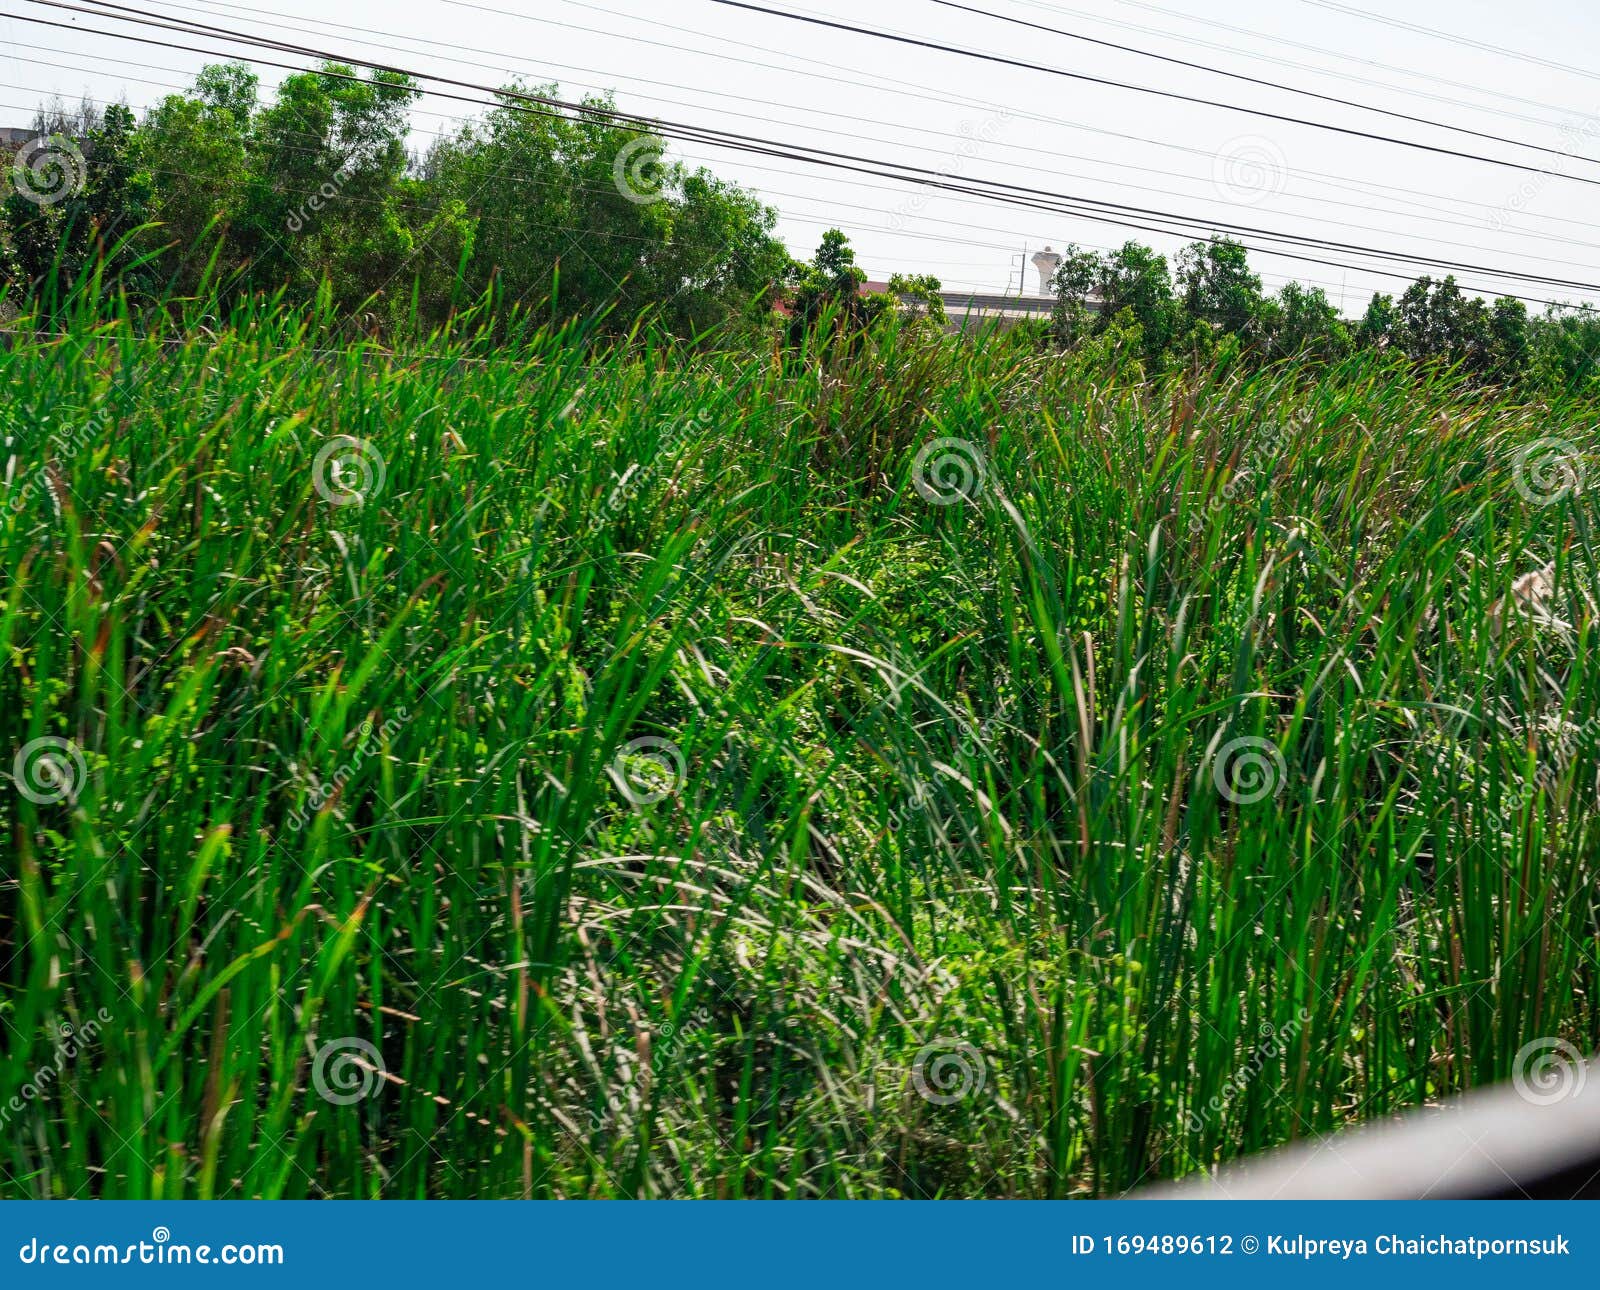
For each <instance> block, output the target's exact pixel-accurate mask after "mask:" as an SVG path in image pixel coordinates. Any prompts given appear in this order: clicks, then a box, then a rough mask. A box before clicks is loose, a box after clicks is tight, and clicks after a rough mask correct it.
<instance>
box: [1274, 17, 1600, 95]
mask: <svg viewBox="0 0 1600 1290" xmlns="http://www.w3.org/2000/svg"><path fill="white" fill-rule="evenodd" d="M1301 2H1302V3H1303V4H1309V5H1315V6H1316V7H1317V8H1318V9H1328V10H1332V11H1333V12H1334V13H1342V14H1347V15H1349V16H1350V17H1352V18H1364V19H1366V20H1367V21H1368V22H1380V23H1382V24H1383V25H1384V26H1385V27H1394V28H1397V29H1399V30H1400V31H1414V32H1417V33H1418V34H1420V35H1423V36H1432V37H1433V38H1434V39H1435V40H1443V41H1448V42H1449V43H1450V44H1452V45H1460V46H1462V47H1464V48H1466V49H1480V50H1482V51H1483V52H1485V53H1488V54H1498V55H1499V56H1500V57H1501V58H1512V59H1515V60H1516V61H1517V62H1519V63H1530V64H1532V65H1533V66H1535V67H1548V68H1550V69H1551V70H1552V71H1557V72H1569V73H1571V74H1572V75H1573V76H1583V77H1587V78H1588V79H1589V80H1591V81H1595V80H1600V75H1597V74H1596V73H1594V72H1591V71H1589V70H1588V69H1587V68H1583V67H1574V66H1573V65H1572V64H1571V63H1561V62H1557V61H1556V60H1555V59H1553V58H1541V57H1540V56H1539V55H1538V54H1525V53H1522V52H1521V51H1520V50H1516V49H1507V48H1506V47H1505V46H1504V45H1491V44H1488V43H1487V42H1485V41H1481V40H1473V39H1472V38H1471V37H1470V36H1459V35H1457V34H1456V33H1455V32H1450V31H1440V30H1439V29H1438V28H1437V27H1425V26H1423V25H1422V24H1421V23H1420V22H1406V21H1404V20H1403V19H1400V18H1391V17H1389V16H1388V15H1387V14H1381V13H1373V12H1372V11H1371V10H1370V9H1358V8H1356V6H1355V5H1350V4H1335V3H1333V0H1301Z"/></svg>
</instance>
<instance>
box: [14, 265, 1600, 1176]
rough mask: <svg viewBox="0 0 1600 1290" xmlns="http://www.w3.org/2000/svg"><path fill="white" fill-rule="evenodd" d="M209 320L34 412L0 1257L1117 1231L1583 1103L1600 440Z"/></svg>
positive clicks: (1599, 1019)
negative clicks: (1482, 1095) (488, 1219)
mask: <svg viewBox="0 0 1600 1290" xmlns="http://www.w3.org/2000/svg"><path fill="white" fill-rule="evenodd" d="M212 312H216V311H215V309H214V308H213V310H212ZM171 316H172V318H173V321H172V322H171V323H169V324H165V325H162V326H158V325H156V324H154V323H153V322H152V321H151V320H150V318H148V317H147V318H146V319H144V320H142V321H141V322H140V323H139V324H138V325H135V324H134V323H133V322H130V321H129V320H128V319H127V318H126V317H124V316H121V315H120V314H119V313H118V311H117V310H116V309H115V308H113V307H112V306H111V305H109V304H108V303H106V302H103V301H99V300H97V299H95V298H94V297H93V296H92V295H90V296H88V297H86V298H85V299H84V300H83V301H82V302H81V303H80V304H79V305H78V306H77V308H76V312H75V313H73V314H72V315H71V316H69V317H68V318H67V320H66V321H65V322H63V323H60V324H53V325H59V326H60V327H62V328H64V330H61V331H41V330H36V329H32V328H30V327H29V326H28V325H27V321H26V320H23V321H22V322H21V323H18V324H14V325H13V326H12V328H11V330H10V332H9V334H8V335H7V336H6V338H5V348H4V350H3V351H0V387H3V389H0V393H3V396H4V397H3V398H0V418H3V426H0V432H3V442H4V447H3V449H0V466H3V467H4V473H5V478H6V481H7V487H8V491H7V493H6V494H5V505H4V506H3V507H0V568H3V570H4V575H5V586H4V599H3V604H0V662H3V664H4V666H3V670H0V777H3V776H4V775H5V774H6V773H8V772H9V773H12V774H13V776H14V781H3V782H0V831H3V838H4V842H3V847H4V852H3V855H4V860H3V872H0V982H3V994H0V1029H3V1039H4V1042H3V1045H0V1120H3V1128H0V1193H3V1194H5V1195H9V1196H60V1197H66V1196H114V1197H160V1198H178V1197H212V1196H263V1197H304V1196H336V1197H379V1196H381V1197H430V1196H448V1197H463V1196H511V1197H515V1196H678V1195H691V1196H773V1197H805V1196H840V1197H856V1196H980V1195H981V1196H988V1195H995V1196H1014V1195H1028V1196H1080V1195H1114V1194H1118V1193H1121V1192H1123V1191H1125V1190H1126V1189H1129V1188H1133V1187H1136V1186H1138V1185H1140V1184H1142V1183H1147V1182H1150V1181H1153V1180H1156V1179H1159V1178H1166V1177H1173V1176H1178V1175H1182V1174H1184V1173H1187V1172H1191V1171H1194V1170H1198V1169H1202V1168H1205V1167H1208V1166H1210V1165H1211V1164H1213V1163H1214V1162H1217V1161H1219V1160H1222V1159H1225V1158H1229V1157H1232V1156H1235V1155H1237V1154H1239V1153H1241V1152H1248V1151H1253V1150H1256V1149H1259V1148H1262V1147H1265V1146H1268V1145H1270V1144H1273V1143H1277V1142H1281V1141H1284V1140H1286V1139H1289V1138H1292V1137H1295V1136H1299V1135H1305V1134H1311V1133H1316V1132H1321V1131H1325V1130H1330V1129H1334V1128H1337V1127H1339V1126H1340V1125H1343V1124H1346V1123H1349V1122H1352V1121H1356V1120H1361V1119H1367V1118H1371V1117H1375V1116H1380V1115H1383V1114H1385V1113H1387V1112H1389V1111H1390V1110H1392V1109H1394V1108H1397V1107H1402V1106H1407V1105H1412V1104H1417V1103H1423V1102H1426V1101H1428V1100H1430V1099H1432V1098H1435V1097H1438V1096H1440V1095H1442V1094H1446V1093H1449V1092H1451V1091H1454V1090H1458V1089H1462V1088H1466V1087H1471V1086H1475V1085H1480V1084H1484V1083H1487V1082H1490V1081H1494V1080H1498V1079H1502V1078H1505V1077H1507V1076H1508V1075H1511V1074H1513V1073H1514V1072H1516V1071H1517V1069H1518V1066H1519V1062H1520V1063H1523V1064H1526V1063H1528V1062H1530V1061H1532V1060H1533V1058H1531V1057H1530V1056H1529V1055H1528V1054H1529V1053H1530V1052H1532V1051H1533V1050H1532V1049H1530V1047H1529V1046H1530V1045H1533V1044H1535V1041H1544V1043H1545V1044H1546V1045H1548V1044H1550V1043H1552V1042H1554V1041H1557V1040H1560V1041H1564V1042H1567V1043H1571V1044H1573V1045H1575V1046H1577V1047H1580V1048H1592V1047H1594V1046H1595V1042H1596V1039H1597V1037H1600V1015H1597V1010H1596V1006H1595V989H1596V971H1595V968H1596V948H1597V946H1596V872H1597V868H1600V859H1597V857H1600V831H1597V814H1596V791H1597V778H1600V759H1597V743H1600V723H1597V722H1596V721H1595V719H1594V718H1595V715H1596V714H1597V713H1600V701H1597V699H1600V663H1596V662H1595V661H1593V659H1594V652H1593V648H1592V646H1593V644H1594V639H1593V638H1594V632H1595V622H1596V596H1597V593H1600V572H1597V565H1596V550H1595V535H1594V518H1595V516H1594V507H1593V498H1594V492H1593V491H1592V490H1593V488H1594V487H1595V486H1597V485H1600V465H1597V464H1596V463H1595V461H1594V459H1593V455H1592V454H1593V452H1594V450H1595V448H1596V444H1597V439H1596V434H1595V428H1594V427H1595V415H1596V413H1595V409H1593V408H1592V407H1588V406H1583V405H1577V404H1574V405H1572V406H1527V405H1521V404H1518V403H1516V402H1513V401H1510V400H1509V399H1508V398H1506V397H1503V396H1500V395H1497V394H1495V393H1493V392H1483V391H1474V390H1471V389H1469V388H1465V387H1464V386H1462V385H1461V384H1460V383H1458V382H1457V381H1456V380H1454V379H1453V378H1452V377H1450V376H1449V375H1446V374H1437V375H1408V374H1405V373H1402V372H1399V371H1396V370H1391V369H1388V368H1385V367H1382V366H1380V365H1379V364H1377V363H1376V362H1375V361H1373V360H1370V359H1366V360H1362V361H1359V362H1355V363H1352V364H1350V365H1347V366H1345V367H1342V368H1338V369H1335V370H1330V371H1320V372H1309V373H1308V372H1305V371H1300V370H1297V369H1296V368H1294V367H1292V366H1291V367H1284V368H1280V369H1274V370H1272V371H1268V372H1255V373H1252V372H1248V371H1244V370H1236V369H1234V368H1231V367H1228V366H1226V365H1224V366H1222V367H1220V368H1218V369H1216V370H1212V371H1205V372H1197V373H1191V374H1189V375H1188V376H1186V377H1182V378H1175V379H1172V380H1170V381H1167V382H1165V383H1161V384H1152V383H1148V382H1146V381H1144V380H1143V379H1142V378H1141V376H1140V373H1139V372H1138V370H1137V368H1136V367H1133V366H1131V365H1130V366H1128V367H1125V368H1120V369H1119V368H1115V367H1113V368H1105V367H1100V366H1086V365H1085V364H1083V363H1079V362H1075V361H1073V360H1070V359H1063V358H1060V357H1040V356H1036V355H1032V354H1028V353H1026V352H1024V351H1022V350H1021V349H1019V348H1017V347H1013V346H1008V345H1006V344H1004V343H1002V342H1001V341H999V340H998V339H996V338H990V339H988V340H986V341H985V342H983V343H980V344H977V345H947V346H936V345H931V344H929V343H927V341H926V340H925V338H922V337H920V336H919V335H918V334H917V333H916V332H915V330H914V329H911V330H907V331H905V332H899V333H896V332H893V331H887V332H885V333H884V334H883V335H881V336H880V337H878V338H877V339H875V340H874V341H873V342H872V343H869V344H862V345H859V346H855V347H852V348H849V349H841V348H839V347H829V346H821V347H818V348H817V349H815V350H812V351H806V352H801V353H793V352H785V353H779V354H765V355H763V354H759V353H743V352H721V353H703V352H701V353H690V352H683V351H680V350H678V349H676V348H675V347H673V346H672V345H670V344H668V343H665V342H658V341H655V340H652V339H651V337H650V336H649V335H648V334H646V333H644V332H641V333H640V334H638V335H636V336H635V337H634V338H633V339H632V341H631V343H630V344H629V345H628V346H627V347H625V348H623V349H620V350H611V351H607V352H600V351H598V350H596V349H595V347H594V346H593V345H591V344H590V343H589V342H588V340H587V338H586V337H585V336H583V335H582V334H581V332H580V331H579V330H577V329H575V328H567V329H565V330H551V329H538V328H534V327H527V328H521V329H513V331H512V333H511V334H510V335H506V334H505V333H504V332H503V330H497V331H496V332H494V333H493V334H491V333H489V332H488V331H479V330H475V328H474V326H473V325H472V323H471V320H469V321H468V323H467V324H465V325H462V326H461V327H458V328H457V329H456V330H454V331H453V332H452V333H450V334H445V335H440V336H436V337H432V338H430V339H428V340H427V341H426V342H425V343H424V342H419V343H418V344H417V345H416V346H415V348H416V350H417V352H416V353H415V354H412V355H407V354H404V353H402V354H392V353H389V352H388V351H386V350H383V349H380V348H379V347H377V346H375V345H372V344H368V343H349V342H347V341H342V340H340V339H339V338H338V336H337V333H336V332H334V331H333V330H332V327H331V323H330V320H329V319H327V318H326V317H323V316H321V315H319V314H317V313H315V312H309V313H297V312H295V311H291V310H288V309H283V308H279V307H275V306H271V305H263V306H260V307H256V308H253V309H249V308H247V309H241V310H240V311H239V312H238V313H237V314H235V315H232V316H230V317H228V318H227V319H226V320H225V321H223V322H218V321H217V320H216V319H215V318H213V317H210V316H208V315H207V311H206V310H205V309H202V308H200V307H198V306H197V307H194V308H192V309H191V310H190V311H189V312H188V314H187V315H185V314H184V313H183V312H182V311H179V310H176V309H175V310H174V311H173V314H172V315H171ZM341 436H343V437H348V439H350V440H359V441H362V444H361V445H360V446H352V445H351V444H349V443H348V442H345V441H344V440H341V439H340V438H339V437H341ZM1550 439H1556V440H1560V441H1562V443H1559V444H1556V445H1551V444H1549V443H1547V442H1542V441H1547V440H1550ZM937 440H947V441H954V442H951V443H946V444H944V445H942V446H939V445H936V444H935V441H937ZM341 444H342V447H340V445H341ZM1563 444H1564V445H1566V446H1565V447H1564V446H1562V445H1563ZM329 445H334V447H335V448H336V449H338V451H337V453H336V457H338V458H342V459H343V460H344V467H345V468H344V469H335V468H333V467H332V466H330V465H329V464H328V463H327V462H326V461H324V462H323V464H322V466H321V467H319V466H318V458H319V453H322V452H323V451H324V450H325V449H327V448H328V447H329ZM1552 463H1554V464H1555V465H1556V466H1557V467H1559V468H1561V469H1564V470H1565V471H1566V472H1567V474H1566V476H1564V477H1563V476H1560V475H1559V474H1557V475H1556V476H1554V477H1552V474H1551V471H1550V469H1549V468H1550V467H1551V465H1552ZM363 471H364V472H365V473H364V474H363ZM1586 472H1587V476H1588V480H1587V482H1588V484H1589V487H1590V491H1588V492H1585V491H1583V489H1582V487H1581V486H1580V487H1576V488H1564V487H1561V485H1563V484H1567V483H1580V482H1581V480H1582V477H1583V476H1584V474H1585V473H1586ZM380 476H381V479H380ZM319 484H320V485H321V488H319ZM341 490H342V491H341ZM329 496H331V497H332V498H333V499H334V500H333V501H332V502H330V500H328V498H329ZM335 503H343V504H335ZM1547 567H1548V569H1547ZM1546 570H1547V572H1546V575H1545V579H1544V586H1542V587H1541V588H1539V589H1537V590H1538V594H1535V591H1534V590H1530V589H1529V588H1527V587H1526V586H1525V587H1524V590H1523V594H1522V595H1521V596H1520V597H1519V596H1514V595H1512V588H1513V584H1514V583H1515V582H1516V580H1517V579H1519V578H1521V577H1523V576H1524V575H1527V574H1529V573H1532V572H1535V571H1546ZM40 740H48V741H52V742H48V743H45V744H40V743H38V741H40ZM641 740H645V741H647V742H645V743H640V742H639V741H641ZM30 748H31V749H32V751H31V753H29V754H28V757H23V758H22V760H21V761H19V762H14V761H13V758H14V757H16V756H20V755H21V754H23V753H24V751H25V750H28V749H30ZM29 757H31V758H32V761H31V762H30V761H29V760H28V758H29ZM25 786H26V787H27V789H28V791H26V792H25V791H23V789H24V787H25ZM69 1028H70V1031H71V1034H70V1037H69V1035H68V1031H69Z"/></svg>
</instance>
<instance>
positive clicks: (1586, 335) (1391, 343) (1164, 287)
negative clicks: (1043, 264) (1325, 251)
mask: <svg viewBox="0 0 1600 1290" xmlns="http://www.w3.org/2000/svg"><path fill="white" fill-rule="evenodd" d="M1175 267H1176V271H1175V272H1174V271H1173V269H1172V268H1170V267H1169V266H1168V263H1167V260H1166V258H1165V257H1164V256H1161V255H1159V254H1157V253H1156V252H1155V251H1153V250H1151V249H1150V248H1149V247H1147V246H1143V245H1141V244H1140V243H1138V242H1128V243H1126V244H1125V245H1123V246H1122V247H1120V248H1119V249H1117V250H1115V251H1107V252H1100V253H1096V252H1093V251H1088V250H1084V249H1082V248H1080V247H1077V246H1069V247H1068V248H1067V249H1066V251H1065V253H1064V254H1063V256H1062V261H1061V264H1060V266H1059V267H1058V268H1057V270H1056V273H1055V277H1054V280H1053V282H1052V287H1053V290H1054V294H1055V298H1056V303H1055V308H1054V311H1053V314H1052V317H1051V321H1050V324H1049V327H1048V329H1047V334H1048V337H1049V339H1050V340H1051V341H1052V342H1053V343H1056V344H1059V345H1063V346H1067V347H1073V348H1076V347H1082V346H1099V347H1103V348H1107V349H1118V350H1125V351H1130V352H1132V353H1133V354H1135V355H1137V356H1138V357H1139V359H1140V360H1141V361H1143V362H1144V363H1145V364H1146V365H1147V366H1148V367H1150V368H1152V369H1155V370H1158V371H1159V370H1165V369H1169V368H1171V367H1173V366H1175V365H1181V364H1184V363H1188V362H1190V361H1193V360H1194V359H1197V358H1198V359H1208V358H1212V357H1215V356H1216V354H1217V352H1218V351H1219V350H1228V351H1231V352H1233V353H1236V354H1243V355H1244V356H1246V357H1249V356H1255V357H1258V358H1260V359H1262V360H1272V359H1281V358H1293V359H1296V360H1298V361H1302V362H1305V361H1317V360H1322V361H1328V362H1334V361H1338V360H1339V359H1342V358H1345V357H1348V356H1349V355H1351V354H1352V353H1354V352H1356V351H1358V350H1375V351H1382V352H1386V353H1389V354H1393V355H1397V356H1403V357H1404V358H1406V359H1409V360H1411V361H1413V362H1415V363H1423V364H1441V365H1446V366H1451V367H1456V368H1458V369H1460V370H1461V371H1463V372H1464V373H1465V374H1466V375H1468V376H1469V377H1471V378H1473V379H1475V380H1478V381H1480V382H1482V383H1485V384H1496V385H1506V386H1529V387H1533V388H1537V389H1542V390H1547V391H1551V392H1557V391H1559V392H1568V393H1572V392H1577V391H1578V390H1580V389H1582V388H1584V387H1586V386H1587V385H1589V384H1591V383H1592V382H1594V381H1595V379H1596V374H1597V367H1596V358H1597V356H1600V313H1596V312H1595V311H1593V310H1590V309H1588V308H1586V307H1579V306H1575V305H1574V306H1563V307H1556V308H1552V309H1550V310H1549V311H1548V312H1546V313H1544V314H1540V315H1533V314H1530V312H1529V310H1528V307H1527V305H1526V304H1525V303H1523V301H1521V300H1518V299H1515V298H1513V297H1510V296H1503V297H1501V298H1499V299H1497V300H1495V301H1493V302H1489V301H1485V300H1483V299H1482V298H1480V297H1475V296H1468V295H1467V294H1466V293H1465V292H1463V291H1462V289H1461V287H1460V284H1458V283H1457V282H1456V280H1455V278H1454V277H1445V278H1442V279H1435V278H1431V277H1422V278H1418V279H1417V280H1416V281H1415V282H1413V283H1411V285H1410V286H1408V287H1407V288H1406V289H1405V291H1403V292H1402V293H1400V295H1399V296H1398V297H1396V296H1390V295H1386V294H1384V293H1382V292H1379V293H1376V294H1374V295H1373V297H1372V299H1371V301H1370V303H1369V304H1368V305H1367V308H1366V312H1365V313H1364V314H1363V315H1362V317H1361V318H1360V319H1359V320H1356V321H1347V320H1345V319H1344V318H1342V317H1341V316H1340V312H1339V310H1338V308H1337V307H1336V306H1335V305H1334V304H1333V303H1332V302H1331V301H1330V300H1329V299H1328V297H1327V294H1326V293H1325V292H1324V291H1323V290H1322V288H1321V287H1308V286H1304V285H1302V284H1301V283H1298V282H1290V283H1288V284H1286V285H1285V286H1284V287H1283V288H1282V289H1281V290H1280V291H1279V292H1278V293H1277V294H1276V295H1268V294H1267V293H1266V292H1265V291H1264V290H1263V289H1262V284H1261V278H1260V277H1259V275H1257V274H1256V273H1254V272H1252V271H1251V269H1250V264H1249V258H1248V255H1247V253H1246V250H1245V248H1244V247H1243V246H1242V245H1240V244H1239V243H1238V242H1235V241H1232V240H1230V239H1227V238H1218V239H1216V240H1213V241H1210V242H1196V243H1193V244H1191V245H1190V246H1188V247H1185V248H1184V250H1183V251H1181V252H1180V253H1179V255H1178V256H1177V263H1176V266H1175Z"/></svg>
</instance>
